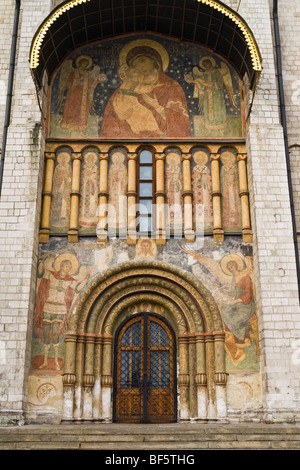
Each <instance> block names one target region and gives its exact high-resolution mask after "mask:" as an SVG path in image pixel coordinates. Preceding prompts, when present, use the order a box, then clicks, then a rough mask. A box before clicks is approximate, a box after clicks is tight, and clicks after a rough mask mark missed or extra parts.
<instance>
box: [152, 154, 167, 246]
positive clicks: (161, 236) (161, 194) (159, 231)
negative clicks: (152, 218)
mask: <svg viewBox="0 0 300 470" xmlns="http://www.w3.org/2000/svg"><path fill="white" fill-rule="evenodd" d="M164 161H165V154H164V153H157V154H155V172H156V192H155V203H156V243H158V244H161V245H163V244H164V243H166V220H165V219H166V218H165V197H166V193H165V169H164Z"/></svg>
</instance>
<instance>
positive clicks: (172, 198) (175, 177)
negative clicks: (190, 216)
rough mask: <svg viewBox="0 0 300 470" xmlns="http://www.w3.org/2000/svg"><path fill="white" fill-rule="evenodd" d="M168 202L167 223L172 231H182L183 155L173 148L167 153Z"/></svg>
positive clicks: (166, 180) (166, 182)
mask: <svg viewBox="0 0 300 470" xmlns="http://www.w3.org/2000/svg"><path fill="white" fill-rule="evenodd" d="M165 188H166V195H167V198H166V202H167V205H168V207H169V211H168V218H167V224H168V226H169V229H170V233H177V232H178V233H179V234H181V233H182V227H183V199H182V198H183V176H182V163H181V155H180V153H179V152H176V151H174V150H172V149H171V151H170V152H168V154H167V155H166V166H165Z"/></svg>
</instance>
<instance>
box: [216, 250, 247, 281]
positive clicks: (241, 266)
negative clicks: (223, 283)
mask: <svg viewBox="0 0 300 470" xmlns="http://www.w3.org/2000/svg"><path fill="white" fill-rule="evenodd" d="M230 261H234V262H235V263H236V264H237V267H238V271H240V272H241V271H243V270H244V269H245V266H244V261H243V260H242V258H241V257H240V256H239V255H236V254H231V255H225V256H224V257H223V258H222V261H221V268H222V271H223V272H224V273H225V274H227V275H228V276H232V273H231V272H230V271H229V270H228V269H227V265H228V263H229V262H230Z"/></svg>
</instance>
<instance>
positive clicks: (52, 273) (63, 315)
mask: <svg viewBox="0 0 300 470" xmlns="http://www.w3.org/2000/svg"><path fill="white" fill-rule="evenodd" d="M78 268H79V262H78V259H77V258H76V256H75V255H73V254H71V253H63V254H61V255H59V256H57V257H56V259H55V260H53V259H52V258H50V257H48V256H46V257H45V258H44V259H43V260H42V262H41V263H40V265H39V280H38V286H37V300H36V310H35V317H34V332H35V335H36V336H37V337H38V338H40V340H41V342H42V343H43V345H44V358H43V363H42V364H41V365H40V366H39V369H46V368H48V367H49V364H48V358H49V353H50V347H51V345H52V346H53V349H54V361H55V368H56V370H60V369H61V366H60V363H59V345H60V337H61V335H63V334H64V332H65V329H66V326H67V323H68V320H69V314H70V309H71V306H72V303H73V300H74V297H75V295H76V294H77V293H78V292H79V291H80V289H81V287H82V286H83V285H84V284H85V282H86V279H87V278H88V277H89V273H88V271H87V270H86V269H82V270H81V272H80V273H79V274H78V275H77V276H76V277H75V276H74V274H75V273H76V272H77V271H78ZM83 268H84V267H83Z"/></svg>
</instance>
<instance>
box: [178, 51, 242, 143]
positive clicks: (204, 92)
mask: <svg viewBox="0 0 300 470" xmlns="http://www.w3.org/2000/svg"><path fill="white" fill-rule="evenodd" d="M184 78H185V81H186V82H187V83H191V84H193V85H194V95H193V96H194V98H197V99H198V110H199V115H200V116H202V117H203V123H204V127H205V129H206V134H207V136H209V135H212V136H214V135H215V132H217V133H218V134H219V135H220V136H224V135H225V130H226V127H227V111H226V100H225V90H226V92H227V94H228V97H229V100H230V105H231V107H232V109H237V108H238V100H237V98H236V96H235V92H234V88H233V82H232V77H231V73H230V70H229V68H228V66H227V65H226V64H225V62H221V64H220V67H219V66H218V65H217V63H216V61H215V59H214V58H213V57H211V56H205V57H202V58H201V60H200V61H199V67H198V66H195V67H193V70H192V73H191V74H187V75H185V77H184Z"/></svg>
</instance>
